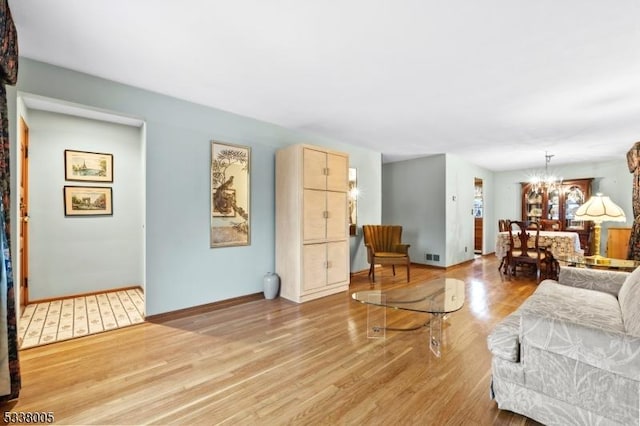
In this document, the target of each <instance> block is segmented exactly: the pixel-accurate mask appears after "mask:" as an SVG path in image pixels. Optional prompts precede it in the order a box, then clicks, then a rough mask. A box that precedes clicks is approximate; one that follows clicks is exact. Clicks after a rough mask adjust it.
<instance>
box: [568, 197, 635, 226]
mask: <svg viewBox="0 0 640 426" xmlns="http://www.w3.org/2000/svg"><path fill="white" fill-rule="evenodd" d="M574 219H575V220H592V221H594V222H595V223H602V222H626V220H627V218H626V217H625V215H624V211H623V210H622V209H621V208H620V207H619V206H617V205H616V204H615V203H614V202H613V201H611V199H610V198H609V197H607V196H604V195H602V194H600V193H598V194H596V195H594V196H592V197H591V198H589V201H587V202H586V203H584V204H583V205H581V206H580V207H578V210H576V213H575V215H574Z"/></svg>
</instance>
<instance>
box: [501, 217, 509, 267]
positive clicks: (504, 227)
mask: <svg viewBox="0 0 640 426" xmlns="http://www.w3.org/2000/svg"><path fill="white" fill-rule="evenodd" d="M509 222H511V221H510V220H509V219H498V232H507V231H508V230H509ZM506 258H507V256H503V257H502V259H501V260H500V265H498V271H500V270H502V267H503V266H504V264H505V259H506Z"/></svg>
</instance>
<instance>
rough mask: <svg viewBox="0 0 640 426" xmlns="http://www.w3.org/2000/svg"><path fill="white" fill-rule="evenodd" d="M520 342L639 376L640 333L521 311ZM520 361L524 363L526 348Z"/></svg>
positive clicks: (628, 375) (594, 365) (632, 377)
mask: <svg viewBox="0 0 640 426" xmlns="http://www.w3.org/2000/svg"><path fill="white" fill-rule="evenodd" d="M520 341H521V342H522V346H523V347H526V346H532V347H536V348H539V349H541V350H545V351H548V352H552V353H555V354H557V355H561V356H564V357H566V358H570V359H574V360H576V361H580V362H583V363H585V364H589V365H591V366H593V367H596V368H600V369H602V370H606V371H610V372H612V373H615V374H619V375H621V376H624V377H627V378H629V379H632V380H640V337H636V336H632V335H630V334H626V333H623V332H619V331H614V330H605V329H602V328H597V327H593V326H589V325H588V324H583V323H578V322H572V321H567V320H565V319H559V318H551V317H548V316H543V315H538V314H535V313H532V312H522V313H521V322H520ZM523 362H525V363H526V349H525V350H524V357H523Z"/></svg>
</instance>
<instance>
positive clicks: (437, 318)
mask: <svg viewBox="0 0 640 426" xmlns="http://www.w3.org/2000/svg"><path fill="white" fill-rule="evenodd" d="M441 345H442V314H437V313H436V314H431V321H429V348H430V349H431V352H433V354H434V355H435V356H437V357H440V354H441V353H440V347H441Z"/></svg>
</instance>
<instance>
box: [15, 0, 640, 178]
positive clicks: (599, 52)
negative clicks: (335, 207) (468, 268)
mask: <svg viewBox="0 0 640 426" xmlns="http://www.w3.org/2000/svg"><path fill="white" fill-rule="evenodd" d="M10 7H11V11H12V13H13V17H14V20H15V21H16V25H17V28H18V40H19V49H20V54H21V56H25V57H29V58H33V59H36V60H39V61H44V62H49V63H52V64H55V65H60V66H63V67H67V68H71V69H74V70H78V71H82V72H86V73H89V74H94V75H97V76H100V77H104V78H107V79H111V80H115V81H118V82H122V83H126V84H130V85H134V86H138V87H141V88H145V89H148V90H152V91H155V92H160V93H164V94H167V95H171V96H175V97H178V98H182V99H186V100H190V101H193V102H197V103H200V104H204V105H209V106H212V107H216V108H219V109H223V110H227V111H232V112H235V113H238V114H241V115H245V116H249V117H253V118H257V119H260V120H264V121H268V122H272V123H276V124H279V125H281V126H284V127H287V128H291V129H297V130H301V131H304V132H310V133H314V134H319V135H324V136H327V137H331V138H333V139H336V140H340V141H343V142H346V143H350V144H354V145H361V146H364V147H368V148H371V149H374V150H376V151H380V152H382V153H383V158H384V161H396V160H401V159H407V158H414V157H419V156H425V155H432V154H438V153H443V152H448V153H453V154H456V155H459V156H461V157H463V158H465V159H467V160H469V161H471V162H473V163H475V164H478V165H480V166H482V167H486V168H488V169H491V170H496V171H498V170H510V169H519V168H526V167H539V166H544V153H545V151H549V152H550V153H552V154H554V155H555V156H554V157H553V160H552V165H554V166H555V165H559V164H563V163H570V162H583V161H601V160H612V159H620V158H624V156H625V154H626V152H627V150H628V149H629V148H630V147H631V146H632V145H633V143H634V142H636V141H640V1H639V0H615V1H606V0H560V1H559V0H526V1H525V0H484V1H478V0H439V1H436V0H340V1H338V0H324V1H317V0H316V1H312V0H270V1H267V0H233V1H229V0H226V1H220V0H182V1H179V2H178V1H175V0H135V1H134V0H109V1H107V0H91V1H87V0H56V1H42V0H11V1H10Z"/></svg>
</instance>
